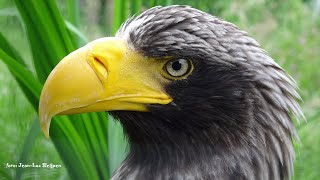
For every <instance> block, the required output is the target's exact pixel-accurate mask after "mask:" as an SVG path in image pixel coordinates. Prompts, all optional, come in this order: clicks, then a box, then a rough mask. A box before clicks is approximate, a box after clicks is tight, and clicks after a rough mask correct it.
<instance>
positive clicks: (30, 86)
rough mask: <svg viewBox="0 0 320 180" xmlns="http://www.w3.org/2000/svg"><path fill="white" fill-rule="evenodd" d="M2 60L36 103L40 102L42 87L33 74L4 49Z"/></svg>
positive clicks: (1, 55)
mask: <svg viewBox="0 0 320 180" xmlns="http://www.w3.org/2000/svg"><path fill="white" fill-rule="evenodd" d="M0 59H1V60H2V61H3V62H4V63H5V64H6V65H7V67H8V69H9V70H10V72H11V73H12V75H13V76H14V77H15V78H16V79H17V80H18V81H19V82H20V83H21V85H23V87H24V88H26V89H25V90H26V91H28V92H29V93H30V94H31V95H32V96H33V97H35V99H34V101H35V102H38V101H39V96H40V92H41V88H42V86H41V84H40V83H39V82H38V81H37V80H36V79H35V78H34V77H33V75H32V74H31V72H30V71H28V70H27V69H26V68H25V67H24V66H23V65H21V64H20V63H18V62H17V60H14V59H13V58H12V57H10V56H9V55H8V54H7V53H6V52H5V51H3V50H2V49H0Z"/></svg>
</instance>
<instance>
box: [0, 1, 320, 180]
mask: <svg viewBox="0 0 320 180" xmlns="http://www.w3.org/2000/svg"><path fill="white" fill-rule="evenodd" d="M56 2H57V5H58V8H59V10H60V12H61V14H62V16H61V17H63V18H64V20H65V21H66V25H62V26H68V27H67V28H68V31H67V32H68V34H67V35H65V36H68V37H70V38H71V42H72V44H74V47H73V48H75V47H77V46H81V45H83V44H84V43H85V41H86V40H85V39H86V38H87V39H89V40H93V39H95V38H98V37H103V36H111V35H112V34H114V32H115V31H116V29H117V27H118V26H119V25H120V24H121V23H122V22H123V21H124V20H125V19H126V18H127V17H129V16H131V15H133V14H135V12H138V11H143V10H145V9H147V8H149V7H152V6H155V5H169V4H188V5H191V6H193V7H196V8H199V9H201V10H203V11H206V12H208V13H211V14H213V15H216V16H219V17H221V18H223V19H225V20H227V21H230V22H232V23H234V24H236V25H237V26H238V27H239V28H241V29H243V30H245V31H248V32H249V34H250V35H251V36H252V37H254V38H255V39H257V41H258V42H260V44H261V46H262V47H263V48H264V49H266V50H267V51H268V53H269V54H270V56H271V57H273V58H274V59H275V61H276V62H277V63H279V64H280V65H281V66H282V67H284V69H285V70H286V71H287V72H288V73H289V74H291V75H292V76H293V78H294V79H295V80H296V81H297V83H298V85H299V87H300V89H301V90H300V93H301V95H302V97H303V100H304V102H303V103H302V108H303V111H304V112H305V115H306V117H307V121H308V122H307V123H305V122H301V124H300V125H298V124H297V128H298V132H299V135H300V138H301V145H299V146H298V148H296V154H297V158H296V162H295V176H294V179H299V180H300V179H310V180H313V179H318V177H320V171H318V170H319V169H320V164H319V162H320V155H319V153H320V71H319V70H318V69H319V67H320V58H319V57H320V14H319V12H320V1H319V0H290V1H289V0H284V1H277V0H239V1H231V0H199V1H192V0H133V1H129V0H127V1H125V0H115V1H112V0H95V1H91V0H79V1H77V0H68V1H64V0H57V1H56ZM113 2H115V3H113ZM31 4H32V3H30V5H31ZM25 8H30V7H25ZM29 15H30V14H29ZM31 15H32V14H31ZM40 18H44V19H43V20H44V21H43V22H46V18H49V17H40ZM48 23H49V22H48ZM44 25H47V24H44ZM27 26H28V25H25V24H23V23H22V19H21V17H20V16H19V13H18V10H17V9H16V6H15V3H14V2H13V1H11V0H0V33H1V34H2V35H4V38H5V39H7V40H8V43H10V44H11V45H12V47H13V50H12V51H11V52H9V51H10V50H8V49H6V50H5V52H6V53H7V54H11V55H17V56H12V57H13V58H14V59H17V60H18V59H23V61H22V62H20V63H22V65H23V66H24V67H26V70H27V71H29V72H31V74H32V75H34V76H36V74H38V73H37V72H39V71H42V70H43V69H41V68H37V65H39V64H38V63H40V61H42V63H46V61H44V59H46V56H44V57H43V58H42V59H39V62H38V63H36V64H33V59H34V54H37V53H40V52H41V53H43V51H44V50H42V49H43V46H39V47H37V48H35V47H30V45H29V44H30V39H28V38H27V33H26V32H28V27H27ZM29 26H30V27H29V31H30V28H31V31H32V25H30V24H29ZM60 26H61V25H60ZM40 28H41V27H40ZM51 28H55V25H52V26H51ZM72 29H73V30H72ZM29 33H30V32H29ZM38 33H42V32H38ZM79 34H80V36H81V35H82V36H83V37H82V38H79ZM35 36H38V35H35ZM39 36H40V35H39ZM52 37H54V36H52ZM61 38H62V37H58V36H56V37H54V39H50V42H52V44H51V45H50V47H46V48H45V49H47V50H48V49H49V48H51V49H52V51H50V52H48V54H47V56H57V57H56V58H55V59H56V62H55V63H57V61H58V60H60V59H61V57H63V55H64V54H60V55H59V54H57V53H56V51H60V50H59V49H58V50H57V49H55V48H58V47H53V46H55V44H56V43H58V44H59V43H60V41H61V40H59V41H58V40H57V39H61ZM50 42H49V43H50ZM1 43H2V49H4V47H7V48H8V47H9V46H6V45H4V41H1V42H0V45H1ZM33 44H36V42H34V43H33ZM0 47H1V46H0ZM73 48H70V49H69V50H68V51H71V50H72V49H73ZM68 51H67V52H68ZM67 52H65V53H67ZM18 54H20V56H19V55H18ZM53 65H54V64H52V65H50V67H48V70H47V71H49V70H50V68H52V66H53ZM6 66H8V65H7V64H6V65H5V64H3V63H2V61H0V127H1V131H0V137H1V138H0V144H1V146H2V147H5V148H2V151H1V153H0V163H2V164H1V165H3V166H4V165H5V163H7V162H8V163H15V162H19V161H20V160H21V157H22V156H21V155H24V154H28V156H27V157H25V158H26V160H24V161H26V162H31V163H32V162H52V163H54V164H62V161H61V158H60V157H59V155H58V153H57V151H56V150H55V147H54V145H53V144H52V143H51V141H48V140H46V139H45V138H44V137H43V135H42V134H40V133H38V135H36V136H35V137H34V138H29V140H30V139H31V140H32V142H29V141H27V140H28V138H27V137H30V136H31V137H32V134H31V135H30V132H33V129H32V128H34V122H38V121H35V117H36V116H37V115H36V112H35V110H34V108H33V106H32V104H34V102H32V101H30V97H29V96H28V95H27V96H25V95H24V93H25V94H28V92H26V91H25V89H26V88H22V89H24V90H23V91H22V90H21V89H20V88H17V87H19V86H21V84H22V82H19V81H18V82H16V81H15V78H14V77H16V76H12V75H11V74H13V73H14V72H13V71H15V69H10V68H7V67H6ZM9 70H10V71H9ZM45 74H46V73H45ZM44 79H45V75H44V74H43V75H42V78H41V79H40V81H41V82H43V81H44ZM22 80H23V79H22ZM22 86H23V85H22ZM22 86H21V87H22ZM29 102H31V103H29ZM75 118H82V117H79V116H78V117H75ZM111 122H113V121H111ZM114 126H117V125H116V124H109V125H108V130H109V133H110V132H111V131H112V130H114V129H115V128H113V127H114ZM30 130H31V131H30ZM35 132H36V131H35ZM28 134H29V136H28ZM111 134H114V135H113V136H112V137H110V138H111V139H112V140H109V141H110V142H114V143H120V144H109V145H108V146H109V151H110V152H109V155H110V153H111V155H110V156H111V157H114V159H113V160H111V159H110V160H109V161H112V163H111V164H109V166H110V167H109V168H110V172H112V171H113V170H114V169H116V167H117V164H118V163H119V162H120V161H121V160H122V159H123V157H124V153H125V150H124V145H123V144H121V142H122V140H120V141H118V139H122V138H123V136H122V134H121V132H119V131H116V132H112V133H111ZM26 142H28V143H26ZM110 142H108V143H110ZM26 144H27V145H30V146H29V147H28V146H26ZM32 144H33V145H32ZM26 150H28V151H26ZM61 153H62V152H60V154H61ZM65 165H66V164H65ZM65 165H64V166H63V168H59V169H54V170H52V169H43V168H30V169H24V171H23V172H21V173H22V178H23V179H43V178H44V177H45V179H69V178H70V176H69V175H67V170H66V169H65ZM3 166H2V167H3ZM13 177H17V172H16V169H13V168H11V169H6V168H0V179H12V178H13ZM71 177H72V176H71Z"/></svg>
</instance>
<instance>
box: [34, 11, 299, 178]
mask: <svg viewBox="0 0 320 180" xmlns="http://www.w3.org/2000/svg"><path fill="white" fill-rule="evenodd" d="M295 89H296V84H295V82H294V80H293V79H292V78H291V77H290V76H289V75H287V74H286V72H285V71H284V70H283V69H282V68H281V67H280V66H279V65H278V64H277V63H276V62H275V61H274V60H273V59H272V58H271V57H269V56H268V55H267V53H266V52H265V51H264V50H263V49H261V48H260V46H259V44H258V43H257V42H256V41H255V40H254V39H253V38H251V37H249V36H248V34H247V33H246V32H244V31H242V30H240V29H239V28H237V27H236V26H235V25H233V24H231V23H229V22H226V21H224V20H221V19H219V18H217V17H215V16H212V15H210V14H207V13H205V12H202V11H200V10H197V9H194V8H191V7H188V6H168V7H154V8H151V9H149V10H147V11H145V12H143V13H142V14H140V15H139V16H136V17H132V18H130V19H129V20H127V21H126V22H125V23H124V24H123V25H122V26H121V27H120V29H119V30H118V32H117V34H116V36H115V37H112V38H101V39H98V40H95V41H93V42H90V43H89V44H87V45H86V46H84V47H82V48H80V49H79V50H76V51H75V52H73V53H71V54H70V55H68V56H66V57H65V58H64V59H63V60H62V61H61V62H60V63H59V64H58V65H57V67H56V68H55V69H54V70H53V71H52V73H51V74H50V76H49V77H48V79H47V81H46V83H45V86H44V88H43V91H42V94H41V100H40V108H39V113H40V119H41V123H42V128H43V130H44V132H45V134H46V135H48V131H49V125H50V119H51V118H52V117H53V116H54V115H57V114H75V113H82V112H96V111H109V113H110V114H111V115H112V116H114V117H115V118H116V119H117V120H119V122H120V123H121V124H122V126H123V129H124V132H125V134H126V136H127V138H128V141H129V145H130V151H129V154H128V156H127V158H126V159H125V160H124V162H123V163H122V165H121V166H120V168H119V169H118V170H117V171H116V172H115V175H114V176H113V179H139V180H143V179H288V178H290V175H291V173H292V171H293V160H294V150H293V144H292V138H297V134H296V131H295V127H294V124H293V122H292V118H291V114H292V115H293V116H296V117H301V116H302V117H303V114H302V112H301V111H300V107H299V105H298V103H297V99H300V97H299V95H298V93H297V92H296V90H295Z"/></svg>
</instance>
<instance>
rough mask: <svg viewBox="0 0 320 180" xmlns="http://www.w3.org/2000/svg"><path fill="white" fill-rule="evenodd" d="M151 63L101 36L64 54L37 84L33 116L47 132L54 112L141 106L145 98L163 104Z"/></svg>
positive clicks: (167, 100) (137, 108)
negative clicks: (38, 90) (39, 89)
mask: <svg viewBox="0 0 320 180" xmlns="http://www.w3.org/2000/svg"><path fill="white" fill-rule="evenodd" d="M156 70H159V65H157V63H152V61H148V60H147V59H146V58H145V57H143V56H141V55H139V54H138V53H136V52H134V51H133V50H130V49H129V48H128V47H127V46H126V44H125V42H124V41H122V40H121V39H117V38H102V39H98V40H95V41H93V42H91V43H89V44H87V45H86V46H84V47H82V48H80V49H78V50H76V51H74V52H72V53H71V54H69V55H68V56H66V57H65V58H64V59H63V60H62V61H61V62H60V63H59V64H58V65H57V66H56V67H55V68H54V70H53V71H52V72H51V73H50V75H49V77H48V79H47V81H46V82H45V85H44V87H43V90H42V93H41V97H40V104H39V118H40V121H41V127H42V130H43V132H44V134H45V135H46V137H49V127H50V122H51V118H52V117H53V116H54V115H57V114H59V115H66V114H76V113H84V112H100V111H113V110H130V111H147V110H148V109H147V106H146V105H148V104H168V103H170V102H171V101H172V99H171V98H170V97H169V96H168V95H167V94H166V93H164V92H163V91H164V90H163V88H162V87H163V86H162V84H161V82H160V81H158V80H157V78H155V77H156V76H155V75H154V72H156Z"/></svg>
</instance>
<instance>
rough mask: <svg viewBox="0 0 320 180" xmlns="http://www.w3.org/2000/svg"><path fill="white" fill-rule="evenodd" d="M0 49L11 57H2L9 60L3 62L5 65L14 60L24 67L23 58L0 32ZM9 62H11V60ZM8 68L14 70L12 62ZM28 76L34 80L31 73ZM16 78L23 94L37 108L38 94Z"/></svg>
mask: <svg viewBox="0 0 320 180" xmlns="http://www.w3.org/2000/svg"><path fill="white" fill-rule="evenodd" d="M0 49H2V50H3V51H4V52H5V53H6V54H7V55H8V56H10V57H12V59H8V58H6V59H3V61H6V60H9V62H8V61H6V63H5V64H7V66H10V65H8V63H10V60H14V61H16V62H17V63H19V64H20V65H21V67H20V68H21V69H23V68H26V65H25V63H24V61H23V59H22V58H21V56H20V55H19V53H18V52H17V51H16V50H15V49H14V48H13V47H12V46H11V45H10V44H9V42H8V41H7V40H6V39H5V37H4V36H3V35H2V34H1V33H0ZM10 64H12V62H11V63H10ZM9 69H11V70H15V67H14V64H12V65H11V66H10V67H9ZM26 71H27V70H26ZM26 73H27V72H26ZM28 77H30V79H33V81H36V80H35V79H34V77H33V75H32V74H31V72H29V73H28ZM15 78H16V76H15ZM16 80H17V82H18V84H19V86H20V87H21V88H22V91H23V92H24V94H25V95H26V97H27V98H28V100H29V102H30V103H31V104H32V106H33V107H34V108H35V109H36V108H38V102H39V101H38V99H37V96H38V95H39V94H35V93H33V92H31V91H32V89H30V88H28V87H27V85H25V84H24V83H23V82H21V81H22V80H20V79H17V78H16ZM39 87H40V86H39ZM39 92H40V91H39Z"/></svg>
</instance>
